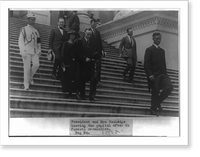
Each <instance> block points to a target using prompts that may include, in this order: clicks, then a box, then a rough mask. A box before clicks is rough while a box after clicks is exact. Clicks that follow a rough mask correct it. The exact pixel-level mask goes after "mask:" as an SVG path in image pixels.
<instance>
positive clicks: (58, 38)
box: [49, 28, 68, 59]
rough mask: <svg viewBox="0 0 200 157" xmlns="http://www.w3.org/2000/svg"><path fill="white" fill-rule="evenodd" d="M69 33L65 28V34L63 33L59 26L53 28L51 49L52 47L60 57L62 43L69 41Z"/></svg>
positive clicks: (57, 56) (50, 41) (50, 40)
mask: <svg viewBox="0 0 200 157" xmlns="http://www.w3.org/2000/svg"><path fill="white" fill-rule="evenodd" d="M67 38H68V35H67V32H66V31H65V30H63V35H62V34H61V32H60V30H59V28H54V29H52V30H51V33H50V37H49V49H52V50H53V52H54V53H55V57H56V58H57V59H60V56H61V50H62V44H63V42H65V41H67Z"/></svg>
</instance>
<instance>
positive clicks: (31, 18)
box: [26, 13, 36, 26]
mask: <svg viewBox="0 0 200 157" xmlns="http://www.w3.org/2000/svg"><path fill="white" fill-rule="evenodd" d="M26 16H27V19H28V24H29V25H31V26H34V25H35V20H36V16H35V14H31V13H28V14H27V15H26Z"/></svg>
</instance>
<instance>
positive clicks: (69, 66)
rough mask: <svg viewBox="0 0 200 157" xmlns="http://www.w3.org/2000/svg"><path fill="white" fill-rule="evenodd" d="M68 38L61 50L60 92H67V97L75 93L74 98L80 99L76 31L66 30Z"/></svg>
mask: <svg viewBox="0 0 200 157" xmlns="http://www.w3.org/2000/svg"><path fill="white" fill-rule="evenodd" d="M68 34H69V40H68V41H66V42H64V43H63V46H62V52H61V63H62V64H61V67H62V73H61V83H62V92H64V93H65V92H68V93H69V98H71V96H72V93H76V98H77V99H80V96H79V88H80V66H79V60H78V55H79V54H78V51H77V45H76V44H75V42H74V40H75V37H76V32H75V31H73V30H71V31H69V32H68Z"/></svg>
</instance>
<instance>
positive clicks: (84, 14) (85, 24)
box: [77, 10, 90, 32]
mask: <svg viewBox="0 0 200 157" xmlns="http://www.w3.org/2000/svg"><path fill="white" fill-rule="evenodd" d="M77 15H78V17H79V20H80V31H81V32H84V31H85V29H86V28H89V27H90V17H89V14H88V11H85V10H78V12H77Z"/></svg>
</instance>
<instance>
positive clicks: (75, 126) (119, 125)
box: [70, 119, 133, 136]
mask: <svg viewBox="0 0 200 157" xmlns="http://www.w3.org/2000/svg"><path fill="white" fill-rule="evenodd" d="M132 124H133V121H132V119H84V120H83V119H70V135H72V136H107V135H113V136H117V135H129V136H130V135H132Z"/></svg>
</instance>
